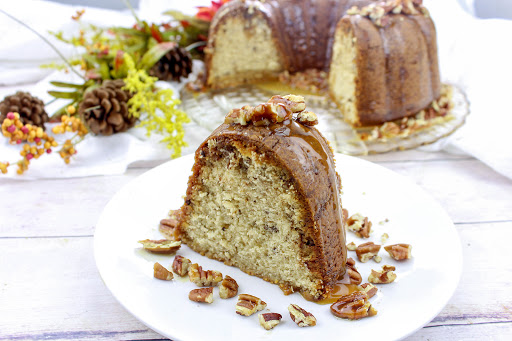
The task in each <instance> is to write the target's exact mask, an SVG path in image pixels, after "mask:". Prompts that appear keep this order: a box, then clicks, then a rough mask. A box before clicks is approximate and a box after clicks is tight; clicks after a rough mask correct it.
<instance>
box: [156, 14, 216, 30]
mask: <svg viewBox="0 0 512 341" xmlns="http://www.w3.org/2000/svg"><path fill="white" fill-rule="evenodd" d="M163 14H165V15H170V16H171V17H173V18H174V19H176V20H179V21H182V20H185V21H188V23H189V24H190V25H192V26H196V27H198V28H199V29H201V30H208V28H209V27H210V23H209V22H208V21H204V20H201V19H197V18H195V17H193V16H190V15H186V14H183V13H181V12H180V11H174V10H170V11H167V12H164V13H163Z"/></svg>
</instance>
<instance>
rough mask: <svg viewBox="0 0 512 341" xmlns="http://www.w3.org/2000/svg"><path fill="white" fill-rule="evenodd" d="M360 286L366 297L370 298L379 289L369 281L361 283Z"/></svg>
mask: <svg viewBox="0 0 512 341" xmlns="http://www.w3.org/2000/svg"><path fill="white" fill-rule="evenodd" d="M360 287H361V290H362V291H364V292H366V294H367V295H368V298H372V297H373V296H375V294H376V293H377V291H379V289H378V288H377V287H376V286H375V285H373V284H371V283H364V284H361V285H360Z"/></svg>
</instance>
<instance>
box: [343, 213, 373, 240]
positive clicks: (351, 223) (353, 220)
mask: <svg viewBox="0 0 512 341" xmlns="http://www.w3.org/2000/svg"><path fill="white" fill-rule="evenodd" d="M347 228H348V230H349V231H352V232H354V233H355V235H356V236H358V237H359V238H370V232H371V228H372V222H371V221H368V217H363V216H362V215H361V214H360V213H356V214H353V215H352V216H351V217H350V218H348V219H347Z"/></svg>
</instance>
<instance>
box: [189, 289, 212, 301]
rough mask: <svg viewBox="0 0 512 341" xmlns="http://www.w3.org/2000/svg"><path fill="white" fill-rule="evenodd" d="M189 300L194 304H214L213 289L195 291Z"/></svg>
mask: <svg viewBox="0 0 512 341" xmlns="http://www.w3.org/2000/svg"><path fill="white" fill-rule="evenodd" d="M188 299H189V300H191V301H194V302H201V303H212V302H213V288H212V287H209V288H201V289H194V290H192V291H190V293H189V294H188Z"/></svg>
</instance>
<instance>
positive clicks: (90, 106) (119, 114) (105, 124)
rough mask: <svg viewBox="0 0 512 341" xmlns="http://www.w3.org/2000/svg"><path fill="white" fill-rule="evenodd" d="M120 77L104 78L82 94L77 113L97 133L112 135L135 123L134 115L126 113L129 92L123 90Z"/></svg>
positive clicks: (129, 96)
mask: <svg viewBox="0 0 512 341" xmlns="http://www.w3.org/2000/svg"><path fill="white" fill-rule="evenodd" d="M124 85H125V84H124V81H123V80H122V79H116V80H106V81H104V82H103V84H102V85H101V86H100V87H98V88H96V89H93V90H91V91H88V92H86V93H85V95H84V99H83V101H82V102H81V103H80V106H79V107H78V113H79V114H80V117H82V119H83V120H84V122H85V124H86V125H87V126H88V127H89V129H90V131H91V132H92V133H94V134H97V135H112V134H115V133H120V132H123V131H126V130H128V129H130V128H131V127H133V126H134V125H135V121H136V120H137V118H136V117H134V116H131V115H129V113H128V100H129V99H130V98H131V97H132V96H131V94H130V92H128V91H126V90H123V89H122V88H123V87H124Z"/></svg>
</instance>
